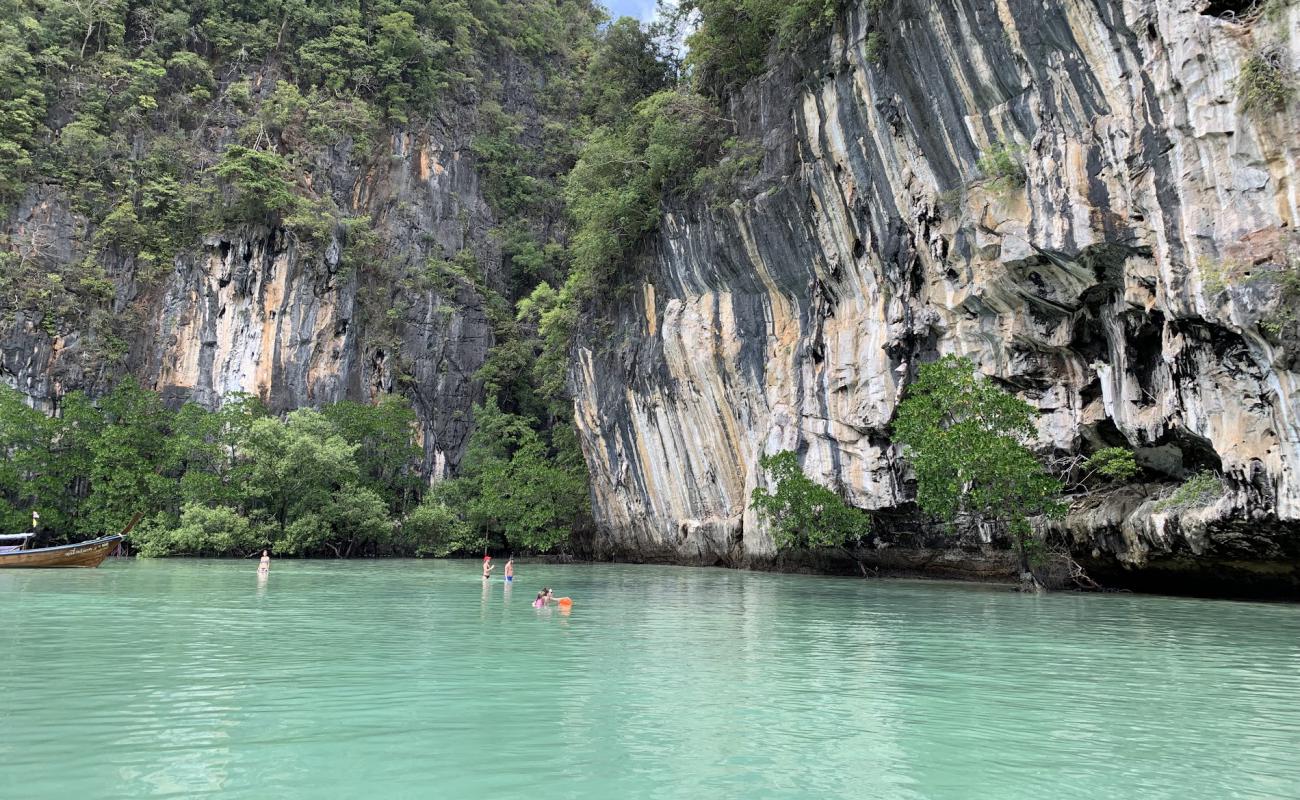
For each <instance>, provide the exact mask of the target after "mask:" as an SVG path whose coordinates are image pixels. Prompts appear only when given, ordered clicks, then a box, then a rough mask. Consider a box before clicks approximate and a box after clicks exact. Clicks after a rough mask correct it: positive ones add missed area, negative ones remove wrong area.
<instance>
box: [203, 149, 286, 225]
mask: <svg viewBox="0 0 1300 800" xmlns="http://www.w3.org/2000/svg"><path fill="white" fill-rule="evenodd" d="M215 172H216V175H217V177H219V178H221V179H222V180H223V181H225V182H226V183H227V185H228V186H229V187H230V190H231V200H230V205H231V207H232V209H233V210H234V211H236V212H237V213H238V214H239V216H240V217H242V218H253V219H259V218H265V217H268V216H273V215H280V214H284V213H285V212H288V211H289V210H291V209H292V208H293V207H294V205H295V201H296V197H295V195H294V191H293V183H292V182H291V178H292V176H293V169H292V167H291V166H290V165H289V162H288V161H286V160H285V158H284V157H283V156H281V155H279V154H277V153H272V152H268V151H266V150H254V149H252V148H249V147H244V146H243V145H238V144H234V145H231V146H230V147H227V148H226V149H225V151H224V152H223V153H222V154H221V160H220V161H219V162H218V163H217V166H216V169H215Z"/></svg>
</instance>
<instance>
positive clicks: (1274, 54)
mask: <svg viewBox="0 0 1300 800" xmlns="http://www.w3.org/2000/svg"><path fill="white" fill-rule="evenodd" d="M1294 95H1295V76H1294V74H1293V73H1292V72H1291V70H1290V69H1288V68H1287V67H1286V62H1285V54H1284V53H1283V51H1282V50H1280V49H1277V48H1273V49H1267V50H1260V51H1257V52H1255V53H1253V54H1252V55H1251V56H1250V58H1248V59H1246V63H1245V64H1243V65H1242V67H1241V75H1240V77H1239V78H1238V81H1237V97H1238V98H1239V99H1240V101H1241V107H1242V108H1243V109H1245V110H1246V111H1257V112H1261V113H1269V112H1276V111H1281V110H1282V109H1283V108H1285V107H1286V104H1287V102H1288V101H1290V99H1291V98H1292V96H1294Z"/></svg>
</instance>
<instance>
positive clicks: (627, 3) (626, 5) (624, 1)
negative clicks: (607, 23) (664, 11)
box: [600, 0, 655, 20]
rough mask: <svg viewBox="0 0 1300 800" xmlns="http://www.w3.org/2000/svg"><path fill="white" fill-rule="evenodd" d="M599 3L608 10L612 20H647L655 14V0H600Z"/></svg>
mask: <svg viewBox="0 0 1300 800" xmlns="http://www.w3.org/2000/svg"><path fill="white" fill-rule="evenodd" d="M600 2H601V5H603V6H605V8H608V9H609V15H610V16H611V17H613V18H614V19H618V18H619V17H637V18H639V19H643V20H649V19H650V18H651V17H652V16H654V13H655V0H600Z"/></svg>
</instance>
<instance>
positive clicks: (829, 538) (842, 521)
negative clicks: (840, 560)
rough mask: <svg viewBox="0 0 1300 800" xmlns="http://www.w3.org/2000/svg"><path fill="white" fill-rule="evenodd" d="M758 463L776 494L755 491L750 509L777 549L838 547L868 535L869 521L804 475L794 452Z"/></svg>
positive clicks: (759, 488) (762, 490)
mask: <svg viewBox="0 0 1300 800" xmlns="http://www.w3.org/2000/svg"><path fill="white" fill-rule="evenodd" d="M758 463H759V466H761V467H762V468H763V469H764V470H766V471H767V472H768V473H769V474H770V475H771V476H772V480H773V482H774V486H775V491H773V492H769V491H768V490H767V489H765V488H763V487H761V486H759V487H757V488H755V489H754V491H753V493H752V494H751V495H750V505H751V507H752V508H754V509H755V510H756V511H758V512H759V513H760V514H762V515H763V516H764V517H765V518H767V520H768V521H769V522H770V523H771V524H772V538H773V539H775V540H776V545H777V547H778V548H780V549H783V550H784V549H789V548H807V547H837V546H841V545H843V544H845V543H846V542H851V541H856V540H857V539H859V538H861V537H862V536H863V535H864V534H865V533H866V532H867V529H868V527H869V525H870V520H869V519H868V517H867V516H866V515H865V514H863V513H862V512H861V511H859V510H858V509H856V508H854V507H853V506H851V505H849V504H847V503H845V502H844V500H842V499H841V498H840V496H839V495H838V494H836V493H835V492H833V491H831V490H830V489H828V488H826V487H825V486H822V485H821V484H820V483H817V482H816V481H814V480H813V479H812V478H809V477H808V476H807V475H805V474H804V472H803V470H802V469H801V468H800V467H799V456H798V455H796V454H795V453H794V451H792V450H784V451H782V452H780V453H776V454H773V455H770V456H763V457H762V458H761V459H759V461H758Z"/></svg>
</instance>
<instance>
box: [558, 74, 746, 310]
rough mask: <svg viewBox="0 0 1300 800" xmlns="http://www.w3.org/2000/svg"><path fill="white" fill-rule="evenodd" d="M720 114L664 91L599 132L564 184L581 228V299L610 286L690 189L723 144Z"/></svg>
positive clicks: (577, 257)
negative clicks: (663, 212)
mask: <svg viewBox="0 0 1300 800" xmlns="http://www.w3.org/2000/svg"><path fill="white" fill-rule="evenodd" d="M720 122H721V120H720V118H719V115H718V113H717V112H716V111H715V110H714V108H713V106H712V105H711V104H710V103H709V102H708V101H707V100H705V99H704V98H703V97H700V96H699V95H692V94H684V93H681V92H677V91H663V92H659V93H657V94H654V95H652V96H650V97H648V98H646V99H645V100H643V101H641V102H640V103H638V104H637V106H636V108H635V109H633V112H632V114H631V115H630V116H629V117H628V118H627V119H626V120H625V122H624V124H623V125H622V126H620V127H618V128H610V127H602V128H597V129H596V130H595V131H594V132H593V133H592V135H591V137H590V139H589V140H588V141H587V144H586V146H585V147H584V148H583V151H582V155H581V157H580V158H579V159H578V163H577V164H576V165H575V166H574V168H573V171H572V172H571V173H570V174H569V176H568V179H567V180H566V182H565V190H564V192H565V199H566V200H567V201H568V207H569V212H570V214H571V215H572V216H573V219H574V222H575V224H576V230H575V232H574V235H573V243H572V248H571V252H572V255H573V271H574V274H575V275H576V276H578V278H577V286H576V287H575V289H576V290H577V293H578V294H581V295H584V296H586V295H589V293H590V292H591V291H593V290H594V289H595V287H596V286H598V285H602V284H605V283H607V282H608V280H609V278H610V277H611V276H612V272H613V269H614V267H615V265H616V264H618V263H619V262H620V261H621V260H622V259H623V258H624V256H625V255H626V254H627V253H628V252H629V251H630V250H631V248H632V247H633V246H634V245H636V244H638V243H639V242H640V241H641V240H642V238H643V237H644V236H645V235H646V234H647V233H649V232H650V231H652V230H654V229H655V228H656V227H657V226H658V224H659V215H660V208H661V201H662V199H663V197H664V196H665V195H666V194H670V193H673V192H676V191H680V190H681V189H682V188H684V187H687V186H689V185H690V184H691V182H692V179H693V178H694V175H695V172H696V170H697V169H698V168H699V166H700V165H701V164H704V163H708V162H710V161H712V160H713V158H714V157H715V156H716V154H717V152H718V148H719V146H720V145H721V143H722V138H721V137H720V135H719V123H720Z"/></svg>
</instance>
